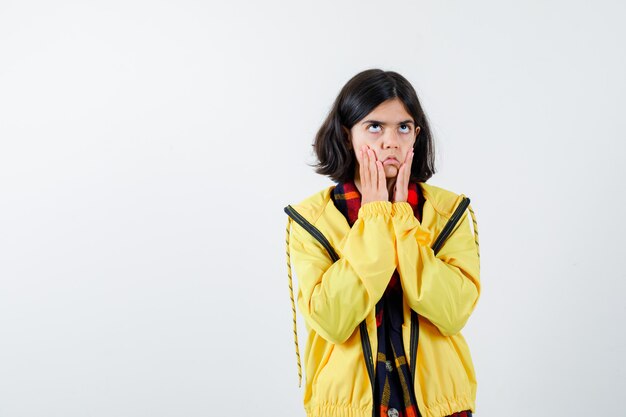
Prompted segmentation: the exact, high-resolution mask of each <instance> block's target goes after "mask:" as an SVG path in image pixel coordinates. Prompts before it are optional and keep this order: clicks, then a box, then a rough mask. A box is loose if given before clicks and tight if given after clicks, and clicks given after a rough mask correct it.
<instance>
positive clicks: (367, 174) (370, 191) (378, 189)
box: [359, 145, 389, 205]
mask: <svg viewBox="0 0 626 417" xmlns="http://www.w3.org/2000/svg"><path fill="white" fill-rule="evenodd" d="M360 152H361V163H360V164H359V178H360V180H361V205H363V204H365V203H369V202H372V201H388V200H389V191H387V177H386V176H385V167H383V163H382V162H381V161H379V160H378V159H377V158H376V154H375V153H374V151H373V150H371V149H370V148H369V147H368V146H367V145H363V146H362V147H361V150H360Z"/></svg>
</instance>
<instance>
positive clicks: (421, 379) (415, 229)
mask: <svg viewBox="0 0 626 417" xmlns="http://www.w3.org/2000/svg"><path fill="white" fill-rule="evenodd" d="M418 186H420V187H421V189H422V191H423V195H424V197H425V202H424V206H423V214H422V222H421V224H420V222H419V221H418V220H417V219H416V218H415V216H414V215H413V210H412V208H411V206H410V204H409V203H408V202H394V203H392V202H389V201H373V202H369V203H366V204H364V205H362V206H361V208H360V209H359V213H358V220H357V221H356V222H355V223H354V225H353V226H352V228H351V227H350V226H349V224H348V222H347V221H346V219H345V217H344V216H343V215H342V213H341V212H340V211H339V210H338V209H337V208H336V207H335V205H334V203H333V201H332V199H331V198H330V196H331V192H332V189H333V188H334V187H335V186H334V185H332V186H329V187H327V188H325V189H324V190H322V191H320V192H317V193H315V194H313V195H312V196H310V197H308V198H306V199H304V200H303V201H302V202H300V203H299V204H295V205H293V206H287V207H285V212H287V214H288V215H289V219H288V224H287V242H286V244H287V266H288V271H289V285H290V289H292V282H291V265H293V268H294V270H295V274H296V278H297V282H298V296H297V303H298V309H299V310H300V312H301V313H302V314H303V315H304V318H305V323H306V327H307V330H308V338H307V342H306V347H305V351H304V362H305V376H306V384H305V390H304V408H305V410H306V413H307V416H308V417H370V416H371V415H372V411H373V383H374V382H373V381H374V380H375V379H374V378H375V366H374V364H375V361H374V360H373V359H374V358H373V355H372V352H374V354H375V353H376V352H377V351H378V341H377V332H376V318H375V306H376V303H377V302H378V300H379V299H380V298H381V297H382V295H383V293H384V291H385V289H386V287H387V284H388V282H389V280H390V278H391V276H392V274H393V272H394V270H395V269H396V268H397V269H398V273H399V275H400V280H401V283H402V289H403V293H404V302H403V308H404V324H403V327H402V335H403V339H404V349H405V352H406V354H407V360H408V361H409V367H410V369H411V371H412V372H414V373H415V372H416V374H417V375H415V374H414V387H415V396H416V399H417V403H418V407H419V410H420V412H421V415H422V417H441V416H447V415H449V414H453V413H455V412H458V411H462V410H467V409H470V410H472V411H475V399H476V378H475V373H474V367H473V364H472V359H471V356H470V352H469V348H468V346H467V344H466V342H465V339H464V338H463V336H462V335H461V333H460V331H461V329H462V328H463V326H464V325H465V323H466V322H467V320H468V318H469V316H470V314H471V313H472V311H473V310H474V307H475V306H476V302H477V301H478V298H479V295H480V281H479V266H480V265H479V247H478V228H477V223H476V220H475V217H474V213H473V210H472V209H471V207H470V206H469V199H467V198H466V197H465V196H464V195H462V194H461V195H457V194H455V193H453V192H451V191H448V190H445V189H443V188H440V187H436V186H433V185H429V184H426V183H423V182H420V183H418ZM463 203H465V204H463ZM461 205H463V206H462V207H459V206H461ZM465 207H468V208H469V212H470V213H471V217H472V220H473V231H472V229H471V228H470V223H469V217H468V212H467V210H465ZM455 209H458V210H457V211H456V214H455ZM453 215H454V216H453ZM459 216H460V219H459V220H458V222H457V223H456V226H455V227H454V229H452V232H451V233H450V234H448V235H447V236H448V237H447V239H446V240H445V241H444V243H443V246H439V250H438V252H435V251H433V248H432V247H433V244H434V243H436V242H435V240H436V239H437V237H438V236H439V235H440V234H442V235H446V233H442V229H443V228H444V226H445V225H446V223H447V222H448V220H449V219H450V218H451V217H456V218H457V219H458V218H459ZM437 243H440V242H437ZM292 308H293V314H294V332H295V331H296V325H295V303H294V301H293V289H292ZM412 312H413V313H412ZM415 312H416V313H415ZM295 336H296V353H297V355H298V356H297V358H298V369H299V372H300V356H299V349H298V345H297V333H296V334H295ZM409 353H410V354H409ZM415 358H417V359H415ZM413 361H416V362H417V367H416V368H415V367H414V366H413V363H412V362H413ZM415 369H416V370H417V371H415ZM300 375H301V374H300Z"/></svg>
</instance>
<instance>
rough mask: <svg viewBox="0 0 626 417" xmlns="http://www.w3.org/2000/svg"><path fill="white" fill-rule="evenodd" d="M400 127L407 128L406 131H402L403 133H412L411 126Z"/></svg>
mask: <svg viewBox="0 0 626 417" xmlns="http://www.w3.org/2000/svg"><path fill="white" fill-rule="evenodd" d="M400 126H401V127H405V128H406V130H402V133H410V132H411V128H410V127H409V125H400Z"/></svg>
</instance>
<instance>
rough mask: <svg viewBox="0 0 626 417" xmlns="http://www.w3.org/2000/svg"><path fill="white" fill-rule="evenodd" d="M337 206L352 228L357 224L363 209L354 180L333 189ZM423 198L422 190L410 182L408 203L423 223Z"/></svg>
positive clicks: (339, 184) (338, 184)
mask: <svg viewBox="0 0 626 417" xmlns="http://www.w3.org/2000/svg"><path fill="white" fill-rule="evenodd" d="M331 196H332V198H333V201H334V202H335V206H337V208H338V209H339V211H341V212H342V213H343V214H344V216H346V219H347V220H348V223H349V224H350V227H352V225H353V224H354V222H356V220H357V218H358V217H359V209H360V208H361V193H360V192H359V189H358V188H357V187H356V184H355V183H354V180H350V181H347V182H339V183H337V185H336V186H335V188H334V189H333V192H332V194H331ZM420 197H421V190H420V188H419V186H418V184H417V183H416V182H409V195H408V197H407V203H409V204H410V205H411V207H412V208H413V215H414V216H415V217H416V218H417V219H418V220H419V221H421V204H420V203H422V202H423V198H420Z"/></svg>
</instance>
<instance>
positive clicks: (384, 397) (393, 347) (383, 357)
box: [331, 181, 472, 417]
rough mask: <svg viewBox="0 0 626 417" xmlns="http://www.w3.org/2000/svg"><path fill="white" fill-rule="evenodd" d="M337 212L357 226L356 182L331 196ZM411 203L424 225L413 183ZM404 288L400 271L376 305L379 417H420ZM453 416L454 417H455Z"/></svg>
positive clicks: (463, 415)
mask: <svg viewBox="0 0 626 417" xmlns="http://www.w3.org/2000/svg"><path fill="white" fill-rule="evenodd" d="M331 197H332V199H333V202H334V203H335V206H336V207H337V209H338V210H339V211H340V212H341V213H342V214H343V215H344V217H345V218H346V220H347V221H348V224H349V225H350V227H352V225H353V224H354V222H356V220H357V218H358V214H359V208H360V207H361V194H360V192H359V190H358V188H356V185H355V184H354V181H349V182H345V183H341V182H340V183H337V185H336V186H335V188H334V189H333V192H332V194H331ZM407 202H408V203H409V204H410V205H411V207H413V213H414V215H415V217H416V218H417V219H418V220H420V221H421V213H422V206H423V203H424V199H423V197H422V195H421V190H420V189H419V187H418V185H417V183H415V182H410V183H409V193H408V198H407ZM402 297H403V294H402V286H401V283H400V277H399V275H398V271H397V270H396V271H394V273H393V276H392V277H391V279H390V281H389V285H388V286H387V289H386V290H385V293H384V294H383V296H382V298H381V299H380V300H379V301H378V303H377V304H376V325H377V337H378V341H379V343H378V355H377V363H376V381H375V383H374V407H375V409H376V413H375V414H376V416H381V417H419V416H420V413H419V410H418V407H417V401H416V399H415V393H414V389H413V381H412V380H411V372H410V370H409V366H408V363H407V360H406V355H405V353H404V345H403V343H402V324H403V323H404V318H403V316H402ZM452 416H454V417H471V416H472V413H471V411H469V410H466V411H461V412H458V413H454V414H452ZM452 416H450V417H452Z"/></svg>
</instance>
